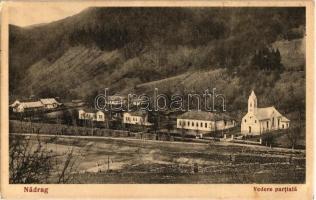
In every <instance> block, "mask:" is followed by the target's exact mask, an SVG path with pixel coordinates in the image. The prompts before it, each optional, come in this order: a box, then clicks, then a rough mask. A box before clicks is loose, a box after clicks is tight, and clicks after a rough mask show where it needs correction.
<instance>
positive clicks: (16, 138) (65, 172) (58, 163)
mask: <svg viewBox="0 0 316 200" xmlns="http://www.w3.org/2000/svg"><path fill="white" fill-rule="evenodd" d="M56 139H57V137H55V138H51V139H49V140H46V141H42V140H41V139H40V137H39V136H37V137H36V138H35V139H34V137H26V136H23V135H10V137H9V182H10V183H11V184H22V183H23V184H26V183H28V184H30V183H36V184H40V183H48V182H49V180H53V182H54V181H55V180H56V182H57V183H70V182H72V181H73V180H74V172H76V171H77V167H78V163H79V162H78V159H79V158H82V156H83V154H82V153H81V152H79V156H74V149H73V148H72V149H70V150H69V152H66V153H63V154H61V155H58V154H57V152H55V153H53V151H52V150H50V151H49V150H47V149H46V144H47V143H49V142H52V140H56ZM83 150H86V148H84V149H83ZM60 157H64V158H65V159H64V160H58V158H60ZM55 172H57V173H55Z"/></svg>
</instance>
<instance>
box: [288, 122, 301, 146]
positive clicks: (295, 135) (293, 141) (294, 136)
mask: <svg viewBox="0 0 316 200" xmlns="http://www.w3.org/2000/svg"><path fill="white" fill-rule="evenodd" d="M300 134H301V128H300V126H296V127H293V128H289V129H288V131H287V138H288V140H289V142H290V145H291V148H292V149H295V146H296V145H297V141H298V139H299V137H300Z"/></svg>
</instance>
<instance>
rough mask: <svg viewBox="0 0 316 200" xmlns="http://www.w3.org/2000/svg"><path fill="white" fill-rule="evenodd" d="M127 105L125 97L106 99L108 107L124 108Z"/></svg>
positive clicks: (114, 96)
mask: <svg viewBox="0 0 316 200" xmlns="http://www.w3.org/2000/svg"><path fill="white" fill-rule="evenodd" d="M126 103H127V98H126V97H125V96H120V95H113V96H109V97H108V98H107V102H106V104H107V105H109V106H115V107H116V106H124V105H126Z"/></svg>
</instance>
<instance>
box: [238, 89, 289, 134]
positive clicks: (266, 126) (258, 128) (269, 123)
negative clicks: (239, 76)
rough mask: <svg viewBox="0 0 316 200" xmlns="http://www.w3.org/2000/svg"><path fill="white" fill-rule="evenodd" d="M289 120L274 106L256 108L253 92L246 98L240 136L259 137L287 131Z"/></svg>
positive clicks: (255, 98)
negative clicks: (246, 111) (282, 130)
mask: <svg viewBox="0 0 316 200" xmlns="http://www.w3.org/2000/svg"><path fill="white" fill-rule="evenodd" d="M289 126H290V120H289V119H287V118H286V117H284V116H283V115H282V114H280V113H279V111H277V109H275V107H274V106H271V107H266V108H258V104H257V97H256V95H255V93H254V91H252V92H251V94H250V96H249V98H248V113H247V114H246V115H245V116H244V117H243V118H242V121H241V134H243V135H260V134H263V133H266V132H269V131H273V130H278V129H287V128H289Z"/></svg>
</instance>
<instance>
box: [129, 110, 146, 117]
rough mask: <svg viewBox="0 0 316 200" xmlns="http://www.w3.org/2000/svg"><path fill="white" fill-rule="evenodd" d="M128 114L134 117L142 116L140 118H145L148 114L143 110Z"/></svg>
mask: <svg viewBox="0 0 316 200" xmlns="http://www.w3.org/2000/svg"><path fill="white" fill-rule="evenodd" d="M128 113H129V114H130V115H132V116H140V117H143V116H145V115H146V114H147V112H146V111H143V110H139V111H133V112H128Z"/></svg>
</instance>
